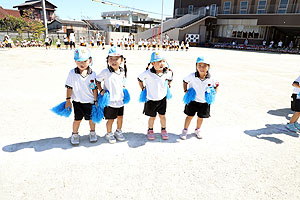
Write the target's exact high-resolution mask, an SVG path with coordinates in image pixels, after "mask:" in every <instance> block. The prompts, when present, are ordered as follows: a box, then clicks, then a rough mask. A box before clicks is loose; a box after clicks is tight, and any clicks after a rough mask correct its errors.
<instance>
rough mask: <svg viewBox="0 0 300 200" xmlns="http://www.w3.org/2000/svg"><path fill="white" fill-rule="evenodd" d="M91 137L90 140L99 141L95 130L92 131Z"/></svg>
mask: <svg viewBox="0 0 300 200" xmlns="http://www.w3.org/2000/svg"><path fill="white" fill-rule="evenodd" d="M89 139H90V142H97V135H96V132H95V131H90V134H89Z"/></svg>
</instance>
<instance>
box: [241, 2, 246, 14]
mask: <svg viewBox="0 0 300 200" xmlns="http://www.w3.org/2000/svg"><path fill="white" fill-rule="evenodd" d="M247 13H248V1H241V3H240V14H247Z"/></svg>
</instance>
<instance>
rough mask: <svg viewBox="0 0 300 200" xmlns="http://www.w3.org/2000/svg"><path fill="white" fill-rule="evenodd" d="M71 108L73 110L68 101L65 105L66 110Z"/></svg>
mask: <svg viewBox="0 0 300 200" xmlns="http://www.w3.org/2000/svg"><path fill="white" fill-rule="evenodd" d="M69 107H70V108H71V109H72V103H71V101H70V100H67V102H66V105H65V109H67V108H69Z"/></svg>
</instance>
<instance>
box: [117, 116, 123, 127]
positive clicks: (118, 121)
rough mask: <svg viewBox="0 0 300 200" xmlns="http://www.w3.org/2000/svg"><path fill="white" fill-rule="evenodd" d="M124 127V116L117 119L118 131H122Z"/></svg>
mask: <svg viewBox="0 0 300 200" xmlns="http://www.w3.org/2000/svg"><path fill="white" fill-rule="evenodd" d="M122 125H123V116H118V117H117V130H121V129H122Z"/></svg>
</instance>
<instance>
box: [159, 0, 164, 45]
mask: <svg viewBox="0 0 300 200" xmlns="http://www.w3.org/2000/svg"><path fill="white" fill-rule="evenodd" d="M163 22H164V0H162V3H161V25H160V32H161V33H160V35H161V40H160V45H161V46H162V45H163V28H164V26H163Z"/></svg>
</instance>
